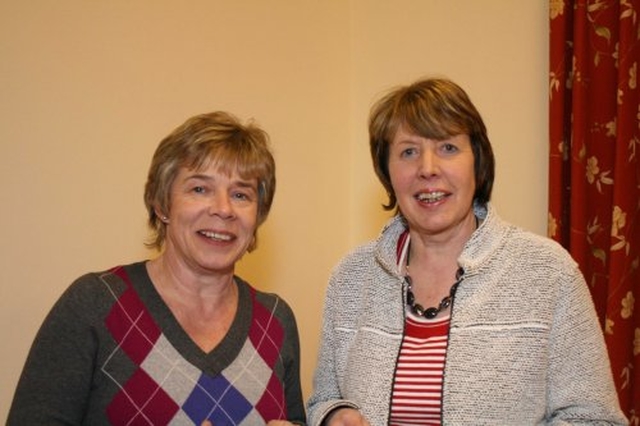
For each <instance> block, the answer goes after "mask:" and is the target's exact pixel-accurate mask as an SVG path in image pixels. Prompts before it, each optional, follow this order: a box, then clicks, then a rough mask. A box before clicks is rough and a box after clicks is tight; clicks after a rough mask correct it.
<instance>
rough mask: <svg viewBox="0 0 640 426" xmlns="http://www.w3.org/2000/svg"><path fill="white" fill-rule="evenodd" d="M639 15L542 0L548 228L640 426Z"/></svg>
mask: <svg viewBox="0 0 640 426" xmlns="http://www.w3.org/2000/svg"><path fill="white" fill-rule="evenodd" d="M639 19H640V0H591V1H587V0H564V1H562V0H550V46H549V47H550V70H549V96H550V97H549V114H550V116H549V143H550V154H549V227H548V234H549V236H550V237H551V238H554V239H555V240H557V241H558V242H560V243H561V244H562V245H563V246H564V247H565V248H567V250H569V252H570V253H571V255H572V256H573V258H574V259H575V260H576V262H578V264H579V266H580V268H581V270H582V272H583V273H584V275H585V278H586V281H587V284H588V285H589V288H590V290H591V293H592V296H593V300H594V303H595V305H596V309H597V311H598V315H599V317H600V320H601V324H602V328H603V331H604V333H605V339H606V343H607V347H608V350H609V355H610V358H611V363H612V371H613V375H614V380H615V382H616V388H617V390H618V396H619V399H620V403H621V405H622V408H623V410H624V412H625V414H626V415H627V417H628V418H629V420H630V424H631V425H640V311H639V310H640V160H639V156H640V88H639V87H638V84H639V83H640V82H639V81H638V71H639V70H638V67H639V66H640V24H639ZM577 350H579V348H577Z"/></svg>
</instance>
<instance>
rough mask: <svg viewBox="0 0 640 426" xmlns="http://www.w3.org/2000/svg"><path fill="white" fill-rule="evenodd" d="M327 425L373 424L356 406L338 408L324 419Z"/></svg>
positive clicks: (364, 425)
mask: <svg viewBox="0 0 640 426" xmlns="http://www.w3.org/2000/svg"><path fill="white" fill-rule="evenodd" d="M324 424H325V425H326V426H371V424H370V423H369V422H368V421H367V419H365V418H364V416H363V415H362V414H361V413H360V411H358V410H356V409H355V408H338V409H337V410H336V411H334V412H333V413H331V414H330V415H329V417H328V418H327V419H326V420H325V421H324Z"/></svg>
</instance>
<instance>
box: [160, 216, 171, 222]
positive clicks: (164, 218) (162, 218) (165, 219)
mask: <svg viewBox="0 0 640 426" xmlns="http://www.w3.org/2000/svg"><path fill="white" fill-rule="evenodd" d="M160 220H162V221H163V222H164V223H167V222H169V218H168V217H166V216H162V217H161V218H160Z"/></svg>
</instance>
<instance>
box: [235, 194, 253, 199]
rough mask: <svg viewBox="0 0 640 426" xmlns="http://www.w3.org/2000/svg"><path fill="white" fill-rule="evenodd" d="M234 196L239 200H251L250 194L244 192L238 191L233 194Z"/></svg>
mask: <svg viewBox="0 0 640 426" xmlns="http://www.w3.org/2000/svg"><path fill="white" fill-rule="evenodd" d="M233 197H234V198H235V199H237V200H250V199H251V198H250V197H249V194H245V193H244V192H236V193H235V194H233Z"/></svg>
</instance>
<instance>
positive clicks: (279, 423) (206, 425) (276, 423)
mask: <svg viewBox="0 0 640 426" xmlns="http://www.w3.org/2000/svg"><path fill="white" fill-rule="evenodd" d="M200 426H213V423H211V421H210V420H205V421H204V422H202V425H200ZM267 426H295V425H294V424H293V423H291V422H288V421H286V420H271V421H270V422H269V423H267Z"/></svg>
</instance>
